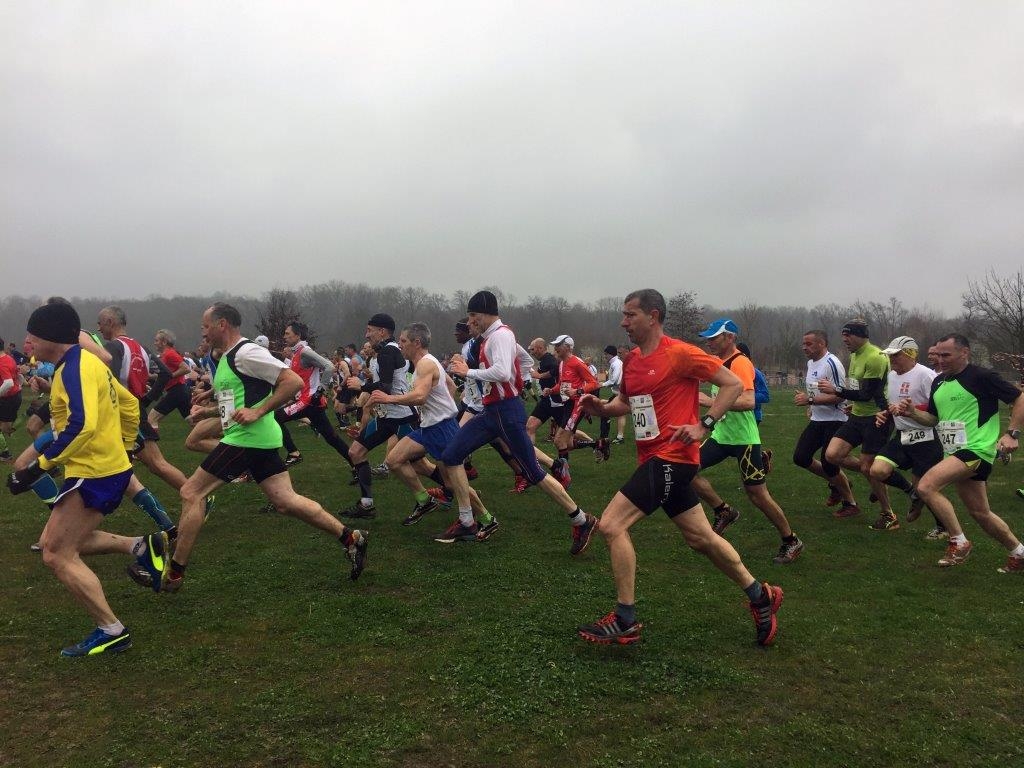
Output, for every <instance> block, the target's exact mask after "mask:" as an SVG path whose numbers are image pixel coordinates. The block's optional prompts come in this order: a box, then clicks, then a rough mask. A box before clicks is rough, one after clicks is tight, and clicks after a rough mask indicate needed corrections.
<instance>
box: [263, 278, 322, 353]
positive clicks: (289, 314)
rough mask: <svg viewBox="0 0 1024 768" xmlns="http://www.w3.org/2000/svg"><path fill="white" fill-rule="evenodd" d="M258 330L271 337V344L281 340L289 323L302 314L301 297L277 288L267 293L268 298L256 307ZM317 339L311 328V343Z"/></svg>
mask: <svg viewBox="0 0 1024 768" xmlns="http://www.w3.org/2000/svg"><path fill="white" fill-rule="evenodd" d="M256 316H257V317H258V318H259V319H258V320H257V321H256V330H258V331H259V332H260V333H262V334H263V335H265V336H266V337H267V338H269V339H270V342H271V344H275V345H276V344H277V343H279V342H280V339H281V336H282V335H283V334H284V329H285V327H286V326H287V325H288V323H291V322H294V321H296V320H298V319H299V318H300V317H301V316H302V312H301V311H300V310H299V299H298V297H297V296H296V295H295V293H294V292H292V291H286V290H282V289H281V288H275V289H274V290H272V291H270V292H269V293H267V295H266V299H264V301H263V302H262V303H261V304H260V306H259V307H257V309H256ZM314 340H315V336H314V335H313V331H312V329H311V330H310V343H312V342H313V341H314Z"/></svg>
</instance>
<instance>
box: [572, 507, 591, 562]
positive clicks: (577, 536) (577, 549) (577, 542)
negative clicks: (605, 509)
mask: <svg viewBox="0 0 1024 768" xmlns="http://www.w3.org/2000/svg"><path fill="white" fill-rule="evenodd" d="M586 517H587V519H586V521H585V522H584V523H583V524H582V525H574V526H572V546H571V547H569V554H570V555H579V554H581V553H582V552H583V550H585V549H586V548H587V545H588V544H589V543H590V537H591V536H593V535H594V531H596V530H597V518H596V517H594V516H593V515H592V514H590V513H589V512H587V513H586Z"/></svg>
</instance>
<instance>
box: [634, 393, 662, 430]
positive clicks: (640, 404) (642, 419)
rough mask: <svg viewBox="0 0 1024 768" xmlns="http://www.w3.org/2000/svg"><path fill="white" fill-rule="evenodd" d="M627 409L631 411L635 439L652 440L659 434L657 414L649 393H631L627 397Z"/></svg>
mask: <svg viewBox="0 0 1024 768" xmlns="http://www.w3.org/2000/svg"><path fill="white" fill-rule="evenodd" d="M629 410H630V411H632V413H633V433H634V437H635V439H636V440H638V441H641V440H653V439H654V438H656V437H657V436H658V435H660V434H661V432H660V430H659V429H658V416H657V414H656V413H655V412H654V398H653V397H651V396H650V395H633V396H632V397H630V398H629Z"/></svg>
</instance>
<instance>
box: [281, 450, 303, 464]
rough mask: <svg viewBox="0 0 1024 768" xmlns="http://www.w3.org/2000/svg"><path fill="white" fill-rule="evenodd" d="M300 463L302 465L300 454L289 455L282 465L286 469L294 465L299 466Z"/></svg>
mask: <svg viewBox="0 0 1024 768" xmlns="http://www.w3.org/2000/svg"><path fill="white" fill-rule="evenodd" d="M301 463H302V454H301V453H289V454H288V455H287V456H285V458H284V465H285V466H286V467H294V466H295V465H296V464H301Z"/></svg>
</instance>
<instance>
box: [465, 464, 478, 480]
mask: <svg viewBox="0 0 1024 768" xmlns="http://www.w3.org/2000/svg"><path fill="white" fill-rule="evenodd" d="M478 477H480V472H479V471H478V470H477V468H476V467H470V468H469V469H467V470H466V479H467V480H476V479H477V478H478Z"/></svg>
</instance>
